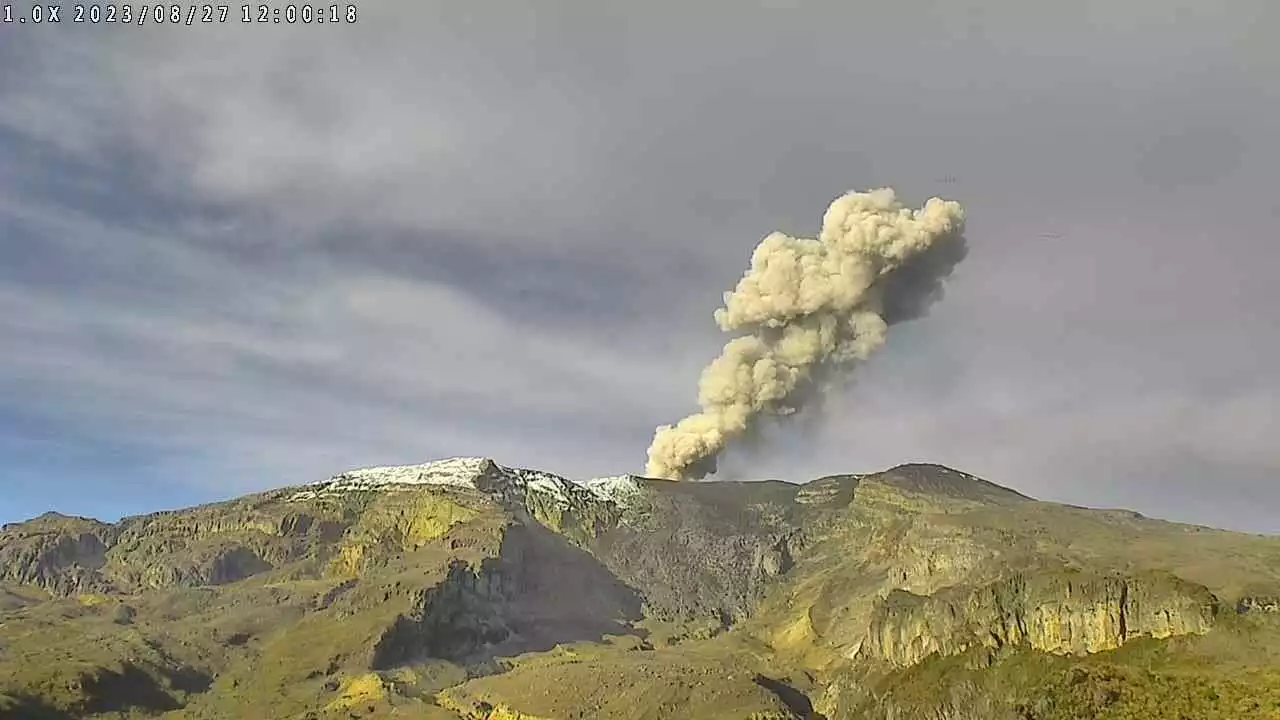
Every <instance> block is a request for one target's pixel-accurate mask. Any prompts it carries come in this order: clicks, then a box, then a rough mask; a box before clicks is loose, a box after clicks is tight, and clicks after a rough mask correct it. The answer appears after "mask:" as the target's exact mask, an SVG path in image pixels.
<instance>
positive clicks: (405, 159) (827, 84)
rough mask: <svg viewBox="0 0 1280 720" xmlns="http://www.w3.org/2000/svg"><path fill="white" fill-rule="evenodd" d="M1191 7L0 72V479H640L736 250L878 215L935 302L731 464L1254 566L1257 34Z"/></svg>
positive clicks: (24, 41)
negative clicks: (1175, 525)
mask: <svg viewBox="0 0 1280 720" xmlns="http://www.w3.org/2000/svg"><path fill="white" fill-rule="evenodd" d="M1175 6H1176V7H1171V6H1169V5H1168V4H1167V3H1165V4H1162V5H1160V6H1159V9H1158V10H1157V8H1156V7H1155V6H1154V5H1152V4H1150V3H1144V2H1137V3H1130V4H1123V6H1117V5H1116V4H1114V3H1102V2H1088V3H1076V4H1072V5H1070V6H1069V7H1068V6H1062V7H1056V8H1048V7H1039V6H1038V7H1036V8H1031V7H1030V6H1028V5H1025V4H1018V3H1005V2H981V3H980V2H956V3H946V4H942V5H938V4H934V3H930V4H928V6H927V7H926V6H925V4H914V3H905V4H904V3H899V4H891V5H888V6H884V7H878V8H858V9H857V10H856V11H855V10H853V9H847V10H837V11H830V12H828V11H820V10H817V9H815V8H801V7H798V6H792V5H791V4H787V3H766V4H757V5H753V6H744V5H742V4H734V5H733V6H732V8H730V6H729V5H728V4H727V3H720V2H713V3H699V4H697V5H695V6H681V7H680V8H679V9H677V8H676V6H675V5H671V6H669V7H667V6H665V4H663V3H658V4H657V5H654V4H647V5H635V4H632V5H621V4H611V3H604V4H594V5H592V6H591V7H590V8H587V7H585V6H582V5H581V4H573V5H570V4H568V3H560V2H553V3H549V4H548V3H543V4H540V5H539V6H538V8H537V10H534V9H525V8H517V7H515V6H510V7H504V8H503V9H502V11H501V12H500V13H499V12H496V11H490V10H485V9H483V8H482V7H481V6H476V5H474V4H465V5H458V4H437V3H419V4H411V5H404V4H396V5H392V4H391V3H383V2H371V3H362V4H361V6H360V7H361V9H362V12H363V17H362V18H361V21H360V23H358V24H357V25H356V26H352V27H346V28H286V27H271V28H262V27H240V26H239V25H238V24H235V23H232V24H229V25H227V26H219V27H212V28H199V27H196V28H184V29H183V31H182V32H162V31H160V30H157V29H150V30H147V29H143V30H139V29H138V28H125V29H117V30H108V29H106V28H97V29H94V32H92V33H80V32H66V31H64V29H56V30H55V31H50V32H45V31H44V30H41V31H40V33H36V32H29V33H26V34H25V35H22V36H20V37H19V36H18V34H14V35H13V37H6V41H5V42H4V43H3V44H0V147H2V148H3V150H4V156H5V157H6V158H7V160H6V162H5V163H3V164H0V349H3V351H4V352H3V353H2V354H0V394H2V401H0V420H4V416H5V414H6V413H7V414H8V416H9V417H14V418H23V419H24V420H23V423H25V424H24V425H22V428H25V430H23V431H22V432H19V431H18V430H10V429H9V427H10V425H5V424H3V423H0V431H2V432H3V433H4V435H5V436H6V437H5V438H4V440H5V443H4V445H3V447H4V448H5V449H6V452H7V453H11V456H12V457H19V456H21V457H23V458H27V460H28V461H31V462H36V461H40V458H50V459H49V460H48V462H49V463H53V460H52V459H51V458H53V457H54V456H55V455H56V454H57V453H58V452H63V450H55V449H54V448H62V447H64V446H65V444H66V443H54V444H52V445H50V442H51V441H50V440H49V439H48V438H49V437H50V436H51V434H61V435H62V436H64V437H69V438H75V439H76V441H77V442H80V443H82V444H83V446H84V447H86V448H87V447H91V446H92V447H98V446H103V447H115V446H119V447H125V446H128V447H129V448H132V450H130V457H133V456H134V455H136V456H138V457H151V458H155V459H156V460H155V462H156V463H158V464H159V465H160V466H161V471H158V473H157V477H159V476H165V477H173V478H181V482H185V483H188V484H189V485H190V486H191V487H193V488H197V489H198V490H199V492H204V493H206V494H207V495H218V494H230V493H232V492H239V491H243V490H245V489H248V488H251V487H262V486H265V485H269V484H279V483H281V482H287V481H302V480H309V479H313V478H314V477H316V476H317V475H321V474H325V473H329V472H332V471H335V470H337V469H339V468H340V467H344V466H346V465H350V464H361V463H383V462H400V461H414V460H420V459H424V458H426V457H431V456H435V455H440V454H454V453H483V454H490V455H495V456H497V457H499V458H500V459H501V460H503V461H504V462H510V463H523V464H528V465H543V466H546V467H547V468H548V469H552V470H559V471H562V472H566V473H570V474H585V473H597V472H618V471H625V470H638V469H639V468H640V466H641V464H642V462H643V459H644V448H645V446H646V444H647V442H648V440H649V435H650V433H651V430H652V427H653V426H654V425H656V424H659V423H661V422H666V421H669V420H670V419H671V418H674V417H680V416H682V415H684V414H685V413H687V412H688V411H690V410H693V409H694V408H693V407H692V406H691V403H690V398H689V397H688V388H690V387H692V386H693V385H694V384H695V383H696V381H697V377H698V371H699V369H700V367H701V365H702V363H703V362H704V361H705V359H706V358H708V357H711V356H713V355H714V353H715V352H716V350H717V349H718V347H719V345H720V343H721V340H722V338H721V337H719V334H718V332H717V331H716V329H715V326H714V322H713V320H712V318H711V317H710V314H709V313H710V310H711V309H713V308H714V307H716V306H717V305H718V304H719V302H720V299H721V294H722V293H723V291H725V290H728V289H730V288H731V287H733V285H734V283H735V282H736V281H737V278H738V276H739V275H740V273H741V269H742V267H743V265H744V263H745V262H746V261H747V259H748V256H749V253H750V251H751V248H752V247H754V246H755V244H756V243H757V242H758V241H759V240H760V239H761V238H762V237H763V236H764V235H766V234H767V233H769V232H770V231H772V230H775V229H777V230H783V231H793V232H803V231H806V229H807V228H812V227H815V226H816V225H817V223H818V220H819V218H818V216H817V211H818V209H820V208H821V206H822V203H823V201H822V200H818V201H817V204H816V205H815V200H814V198H827V199H829V198H833V197H835V196H836V195H838V194H839V193H841V192H843V191H845V190H850V189H866V188H870V187H879V186H886V185H887V186H893V187H895V188H896V189H897V190H898V191H899V193H900V194H901V195H902V196H903V198H904V200H905V201H907V202H909V203H911V204H916V203H918V202H921V201H923V200H924V199H925V198H926V197H928V196H930V195H934V194H942V195H945V196H948V197H955V198H956V199H958V200H960V201H961V202H962V203H963V204H964V205H965V207H966V209H967V210H968V231H967V235H968V237H969V238H970V253H969V257H968V258H967V259H966V260H965V262H964V263H963V264H962V265H961V266H960V268H959V269H958V270H957V272H956V274H955V276H954V277H953V278H952V279H951V281H950V283H949V285H948V291H947V297H946V299H945V300H944V301H943V302H940V303H938V304H937V305H936V306H934V308H933V309H932V310H931V312H930V315H929V317H927V318H924V319H921V320H917V321H912V322H910V323H906V324H904V325H903V326H902V327H901V328H898V329H896V330H897V332H896V333H895V336H894V338H893V341H892V342H890V343H889V345H888V346H887V347H886V349H885V350H884V353H883V354H882V355H880V356H878V357H877V358H875V359H874V360H873V361H872V362H871V363H869V365H868V367H867V368H866V371H867V372H866V373H865V374H864V375H863V376H861V377H860V378H859V380H858V381H857V382H856V383H854V384H853V385H852V386H851V387H850V388H848V389H847V391H844V392H841V393H839V394H838V395H837V396H835V397H832V398H828V399H827V402H826V404H825V406H824V412H823V422H820V423H800V424H797V425H796V426H795V427H794V428H791V429H788V428H775V429H772V430H776V432H774V431H771V432H770V433H768V437H767V438H765V439H766V442H765V444H764V445H762V446H761V449H760V450H758V451H756V452H754V453H753V454H751V455H749V456H733V455H732V453H731V456H730V457H728V458H726V465H725V467H726V469H729V470H732V471H733V472H736V473H737V474H740V475H742V476H749V477H758V476H761V475H781V476H787V477H797V476H800V477H803V476H805V475H808V474H814V473H818V472H830V471H847V470H867V469H874V468H876V467H877V466H883V465H887V464H893V463H896V462H900V461H905V460H911V459H932V460H939V461H944V462H951V463H954V464H956V465H959V466H962V467H964V468H965V469H967V470H970V471H974V472H979V473H982V474H985V475H987V476H989V477H990V478H991V479H992V480H994V481H997V482H1002V483H1005V484H1009V485H1012V486H1014V487H1017V488H1018V489H1020V490H1022V491H1024V492H1028V493H1031V494H1036V495H1044V496H1048V497H1053V498H1060V499H1064V500H1069V501H1071V502H1079V503H1085V504H1096V505H1129V506H1132V507H1135V508H1136V509H1138V510H1142V511H1147V512H1150V513H1153V514H1165V515H1169V516H1176V517H1178V518H1180V519H1189V520H1201V521H1204V522H1214V523H1217V524H1225V525H1231V526H1234V527H1242V528H1252V529H1265V530H1272V531H1278V530H1280V527H1276V526H1275V525H1274V520H1273V519H1272V518H1273V517H1274V516H1275V513H1274V507H1275V506H1276V504H1278V503H1280V485H1277V483H1276V482H1275V477H1276V476H1275V470H1276V458H1277V456H1276V454H1275V451H1274V450H1272V449H1271V448H1270V447H1269V445H1272V444H1273V443H1272V442H1270V441H1271V440H1272V439H1273V438H1274V437H1275V436H1276V435H1275V430H1276V428H1275V426H1274V421H1272V420H1270V418H1274V417H1276V416H1280V413H1277V412H1275V407H1276V399H1277V395H1278V393H1277V387H1280V379H1277V377H1276V374H1275V368H1276V367H1277V360H1280V340H1277V332H1276V323H1275V316H1274V310H1273V308H1275V307H1276V306H1277V301H1278V300H1280V298H1277V292H1280V291H1277V290H1276V286H1275V283H1274V282H1273V278H1274V271H1273V269H1272V268H1273V266H1274V264H1275V261H1276V260H1280V257H1277V249H1276V244H1275V240H1274V239H1275V236H1276V233H1275V225H1276V220H1277V218H1278V217H1280V210H1277V205H1276V202H1275V199H1274V197H1272V195H1273V189H1274V187H1276V185H1277V175H1276V168H1277V167H1280V147H1278V144H1277V141H1276V140H1275V137H1274V130H1273V128H1274V127H1276V126H1277V124H1278V123H1280V91H1278V90H1277V89H1276V85H1275V83H1274V81H1273V78H1274V77H1275V76H1276V75H1277V74H1280V53H1278V52H1277V51H1276V50H1275V47H1274V43H1272V42H1271V41H1270V37H1269V36H1265V37H1264V33H1265V28H1268V27H1274V26H1275V23H1276V22H1277V20H1280V18H1277V16H1276V12H1277V9H1276V7H1275V4H1274V3H1269V2H1264V1H1263V0H1256V1H1255V0H1239V1H1237V2H1233V3H1231V7H1230V9H1229V11H1223V8H1221V7H1217V6H1215V7H1209V6H1207V5H1203V4H1196V3H1190V2H1179V3H1175ZM677 18H678V19H677ZM54 32H56V33H57V34H56V35H55V34H54ZM944 179H946V181H944ZM37 426H38V427H39V428H41V429H40V430H39V432H37V431H36V430H35V429H33V428H36V427H37ZM86 452H87V450H86ZM32 458H34V459H35V460H32ZM130 462H134V461H132V460H131V461H130ZM137 462H141V461H137ZM50 467H53V465H52V464H51V465H50ZM71 481H72V480H71V479H70V478H68V479H67V480H66V482H68V483H70V482H71ZM82 481H83V480H82ZM89 481H90V482H92V480H89ZM101 481H102V482H107V480H105V479H104V480H101ZM156 482H160V481H159V480H157V481H156ZM173 482H178V481H173ZM32 492H35V491H34V490H33V491H32ZM42 492H46V494H44V495H40V496H39V497H40V498H43V502H45V503H46V504H54V505H56V504H58V503H59V502H60V498H62V497H63V496H65V495H66V494H67V492H68V490H67V487H66V486H62V485H58V484H57V483H50V484H49V489H48V490H47V491H42ZM193 492H194V491H193ZM138 493H139V494H138V498H137V500H136V507H135V509H136V510H144V509H149V505H148V501H147V499H146V497H147V494H146V490H145V489H139V490H138ZM4 512H5V509H4V506H3V505H2V504H0V515H2V514H4ZM0 519H8V518H0Z"/></svg>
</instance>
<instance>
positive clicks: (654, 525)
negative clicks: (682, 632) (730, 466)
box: [594, 483, 803, 626]
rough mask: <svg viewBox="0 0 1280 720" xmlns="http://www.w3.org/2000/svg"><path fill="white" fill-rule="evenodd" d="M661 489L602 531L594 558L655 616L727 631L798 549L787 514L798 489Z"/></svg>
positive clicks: (737, 485) (797, 530)
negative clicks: (714, 624)
mask: <svg viewBox="0 0 1280 720" xmlns="http://www.w3.org/2000/svg"><path fill="white" fill-rule="evenodd" d="M663 490H664V492H661V493H654V494H653V495H651V496H650V497H649V499H648V502H647V504H646V505H645V506H644V507H643V510H642V511H638V512H634V513H633V515H632V517H630V518H624V521H623V522H622V523H621V524H619V525H618V526H617V527H616V528H614V529H613V530H611V531H609V532H606V533H603V534H602V535H601V536H600V538H598V540H597V542H596V543H595V545H594V549H595V551H596V553H597V554H598V555H599V556H600V557H601V559H602V560H603V561H604V563H605V564H606V565H608V566H609V568H610V569H611V570H613V571H614V572H615V573H616V574H617V575H618V577H619V578H622V579H623V580H624V581H626V582H627V583H628V584H629V585H631V586H633V587H635V588H637V589H638V590H639V591H640V592H641V593H642V594H643V596H644V599H645V604H646V607H647V609H648V611H649V613H651V614H653V615H655V616H657V617H660V618H662V619H667V620H687V619H693V618H706V617H714V618H719V619H720V620H721V621H722V622H723V624H725V625H726V626H727V625H729V624H732V623H733V622H735V621H736V620H738V619H741V618H743V617H745V616H746V615H747V614H748V613H749V612H750V611H751V608H752V605H753V603H754V602H755V601H756V600H757V599H758V598H759V597H760V595H761V594H762V592H763V590H764V587H765V585H766V584H767V583H768V582H769V581H770V580H771V579H772V578H775V577H777V576H779V575H781V574H783V573H785V572H786V571H787V570H788V569H790V568H791V566H792V564H793V562H794V559H793V556H794V554H795V552H796V551H797V549H798V548H799V547H802V546H803V540H802V536H801V527H800V525H799V523H798V522H797V521H796V520H795V519H794V518H792V517H791V516H790V511H791V507H792V506H793V505H794V503H793V502H792V498H793V497H794V495H795V492H796V486H794V485H787V484H785V483H701V484H694V483H688V484H681V485H670V484H668V485H666V486H663Z"/></svg>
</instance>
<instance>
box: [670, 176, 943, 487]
mask: <svg viewBox="0 0 1280 720" xmlns="http://www.w3.org/2000/svg"><path fill="white" fill-rule="evenodd" d="M963 230H964V210H963V209H962V208H961V207H960V204H959V203H956V202H953V201H950V200H942V199H939V198H932V199H930V200H929V201H928V202H926V203H925V204H924V207H923V208H921V209H919V210H911V209H909V208H906V207H904V206H903V205H902V204H901V203H900V202H898V199H897V197H896V196H895V195H894V192H893V190H891V189H889V188H882V189H879V190H872V191H870V192H866V193H857V192H853V193H848V194H847V195H844V196H843V197H840V198H838V199H836V201H835V202H833V203H831V207H829V208H827V212H826V214H825V215H824V216H823V218H822V232H821V233H819V235H818V237H817V238H816V239H814V238H795V237H790V236H788V235H784V234H782V233H779V232H775V233H773V234H771V235H769V236H768V237H766V238H765V239H764V240H762V241H761V242H760V244H759V245H758V246H757V247H756V249H755V252H754V253H753V254H752V256H751V269H750V270H748V271H747V272H746V274H745V275H743V277H742V280H741V281H739V282H738V287H737V288H735V289H734V290H733V291H732V292H728V293H725V296H724V303H725V304H724V307H723V308H721V309H719V310H716V313H715V318H716V324H718V325H719V326H720V329H721V330H724V331H726V332H739V333H746V334H745V335H742V336H741V337H736V338H734V339H732V340H730V341H729V342H728V344H726V345H725V346H724V350H723V351H721V353H720V357H718V358H716V359H715V360H713V361H712V362H711V364H710V365H708V366H707V367H706V368H705V369H704V370H703V371H702V379H701V380H700V381H699V383H698V404H699V405H700V406H701V407H702V411H701V412H698V413H696V414H694V415H690V416H689V417H687V418H685V419H683V420H681V421H680V422H678V423H676V424H675V425H664V426H662V427H659V428H658V429H657V432H656V433H654V437H653V444H652V445H650V446H649V462H648V465H647V467H646V470H645V474H646V475H648V476H650V477H658V478H668V479H671V480H686V479H696V478H700V477H703V476H705V475H706V474H707V473H709V472H714V471H715V467H716V458H717V457H718V456H719V455H720V453H721V452H723V451H724V449H725V447H726V445H727V444H728V443H729V441H730V440H732V439H734V438H736V437H739V436H741V435H742V434H744V433H745V432H746V431H747V430H748V428H750V426H751V423H752V422H753V421H754V420H755V419H756V418H757V417H759V416H760V415H762V414H767V415H788V414H790V413H792V412H795V411H796V410H798V409H799V405H800V404H801V400H803V396H804V395H806V394H807V393H810V392H814V391H815V390H814V388H817V387H819V386H820V385H821V383H823V382H824V380H825V379H826V378H827V377H828V375H829V373H830V372H832V371H848V370H850V369H852V368H853V367H854V366H856V365H857V364H858V363H859V362H860V361H862V360H865V359H866V358H867V357H868V356H870V355H871V353H872V352H874V351H875V350H876V349H877V348H879V347H880V346H881V345H883V344H884V341H885V335H886V332H887V331H888V328H889V326H890V325H893V324H894V323H896V322H901V321H904V320H909V319H911V318H914V317H919V316H920V315H922V314H924V312H925V311H926V310H927V308H928V306H929V305H930V304H931V303H932V302H933V301H935V300H937V299H938V297H939V296H940V295H941V289H942V281H943V280H944V279H945V278H946V277H947V276H948V275H949V274H950V273H951V270H952V268H954V267H955V264H956V263H957V262H959V261H960V260H961V259H963V257H964V255H965V242H964V238H963V236H962V235H961V233H962V232H963Z"/></svg>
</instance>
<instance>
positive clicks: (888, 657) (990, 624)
mask: <svg viewBox="0 0 1280 720" xmlns="http://www.w3.org/2000/svg"><path fill="white" fill-rule="evenodd" d="M1217 613H1218V600H1217V598H1215V597H1214V596H1213V594H1212V593H1210V592H1209V591H1208V590H1207V589H1206V588H1204V587H1202V586H1199V585H1195V584H1193V583H1188V582H1185V581H1182V580H1179V579H1178V578H1176V577H1174V576H1172V575H1167V574H1154V573H1146V574H1143V575H1141V576H1138V577H1131V578H1126V577H1120V576H1105V575H1091V574H1086V573H1080V572H1076V571H1069V570H1061V571H1052V570H1046V571H1043V572H1039V573H1035V574H1025V573H1019V574H1017V575H1014V576H1013V577H1011V578H1009V579H1007V580H1003V581H1001V582H997V583H993V584H990V585H987V586H984V587H980V588H976V589H974V588H965V587H953V588H947V589H945V590H942V591H939V592H938V593H936V594H934V595H932V596H920V595H914V594H912V593H909V592H906V591H902V590H894V591H893V592H891V593H890V594H889V596H888V597H886V598H885V599H884V600H883V601H882V602H881V603H880V604H879V605H878V607H877V608H876V611H875V613H874V615H873V617H872V621H871V625H870V627H869V628H868V632H867V637H866V640H865V641H864V643H863V644H862V646H861V648H860V650H859V653H858V654H859V656H861V657H869V658H875V659H878V660H883V661H887V662H889V663H891V664H893V665H897V666H909V665H914V664H916V663H918V662H920V661H921V660H923V659H925V658H926V657H928V656H930V655H933V654H935V653H936V654H939V655H944V656H945V655H955V654H959V653H961V652H964V651H965V650H968V649H969V648H971V647H974V646H986V647H994V648H1000V647H1005V646H1019V645H1022V646H1027V647H1030V648H1032V649H1035V650H1040V651H1043V652H1048V653H1055V654H1077V655H1082V654H1088V653H1096V652H1100V651H1103V650H1114V649H1116V648H1118V647H1120V646H1121V645H1123V644H1124V643H1125V642H1127V641H1129V640H1132V639H1133V638H1136V637H1143V636H1146V637H1154V638H1167V637H1171V636H1175V635H1187V634H1200V633H1205V632H1208V630H1209V629H1210V628H1211V627H1212V626H1213V623H1214V619H1215V617H1216V616H1217Z"/></svg>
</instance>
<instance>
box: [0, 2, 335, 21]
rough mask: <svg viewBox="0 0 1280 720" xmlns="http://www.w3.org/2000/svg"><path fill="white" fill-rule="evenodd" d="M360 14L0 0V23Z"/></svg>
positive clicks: (328, 8) (290, 7)
mask: <svg viewBox="0 0 1280 720" xmlns="http://www.w3.org/2000/svg"><path fill="white" fill-rule="evenodd" d="M359 18H360V11H359V8H358V7H357V6H356V5H354V4H351V3H343V4H336V3H334V4H329V5H319V4H316V5H313V4H293V3H289V4H284V5H265V4H252V5H204V4H198V3H197V4H178V3H169V4H164V3H157V4H149V3H146V4H144V3H109V4H99V3H89V4H81V3H76V4H62V3H32V4H29V5H27V4H12V3H4V4H0V24H8V23H14V24H22V25H25V24H32V25H50V24H60V23H64V22H68V23H89V24H95V25H96V24H100V23H101V24H113V25H148V24H153V25H204V24H210V23H233V22H234V23H268V24H281V23H284V24H288V25H341V24H350V23H354V22H356V21H358V20H359Z"/></svg>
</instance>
